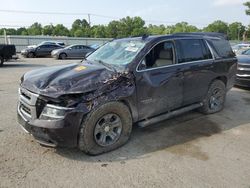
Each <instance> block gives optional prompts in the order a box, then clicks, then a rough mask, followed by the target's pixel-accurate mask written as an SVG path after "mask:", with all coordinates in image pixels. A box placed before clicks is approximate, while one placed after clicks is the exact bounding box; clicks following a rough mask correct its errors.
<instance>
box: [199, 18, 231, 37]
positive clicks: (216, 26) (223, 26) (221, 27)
mask: <svg viewBox="0 0 250 188" xmlns="http://www.w3.org/2000/svg"><path fill="white" fill-rule="evenodd" d="M203 30H204V31H206V32H217V33H224V34H227V33H228V25H227V23H226V22H223V21H221V20H217V21H215V22H213V23H211V24H209V25H208V26H207V27H205V28H204V29H203Z"/></svg>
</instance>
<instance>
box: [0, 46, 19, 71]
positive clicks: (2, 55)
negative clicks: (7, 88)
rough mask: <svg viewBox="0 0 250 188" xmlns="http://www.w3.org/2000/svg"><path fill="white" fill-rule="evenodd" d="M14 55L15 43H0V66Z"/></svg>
mask: <svg viewBox="0 0 250 188" xmlns="http://www.w3.org/2000/svg"><path fill="white" fill-rule="evenodd" d="M14 55H16V47H15V45H7V44H0V67H1V66H3V64H4V62H5V61H8V60H9V59H12V58H13V56H14Z"/></svg>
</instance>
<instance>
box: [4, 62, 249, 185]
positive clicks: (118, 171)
mask: <svg viewBox="0 0 250 188" xmlns="http://www.w3.org/2000/svg"><path fill="white" fill-rule="evenodd" d="M75 61H78V60H66V61H59V60H53V59H48V58H41V59H20V60H18V61H16V62H15V61H13V62H9V63H6V64H5V66H4V67H3V68H0V83H1V87H0V107H1V108H0V187H107V188H111V187H198V188H200V187H202V188H204V187H227V188H229V187H232V188H235V187H244V188H250V147H249V143H250V90H243V89H239V88H233V89H232V90H231V91H230V92H229V93H228V97H227V102H226V105H225V110H224V111H222V112H220V113H218V114H214V115H209V116H205V115H202V114H200V113H197V112H190V113H187V114H185V115H182V116H179V117H177V118H174V119H171V120H168V121H164V122H162V123H159V124H156V125H154V126H151V127H148V128H145V129H140V128H138V127H134V129H133V133H132V138H131V140H130V141H129V143H128V144H127V145H125V146H124V147H122V148H120V149H118V150H116V151H114V152H111V153H107V154H104V155H101V156H96V157H90V156H87V155H85V154H84V153H81V152H80V151H78V150H77V149H63V148H60V149H53V148H45V147H42V146H40V145H39V144H38V143H36V142H35V141H34V139H33V138H32V137H31V136H29V135H27V134H26V133H24V132H23V130H22V129H21V128H20V126H19V125H18V123H17V120H16V104H17V89H18V83H19V79H20V77H21V75H22V74H23V73H25V72H27V71H29V70H32V69H37V68H40V67H45V66H52V65H58V64H65V63H71V62H75Z"/></svg>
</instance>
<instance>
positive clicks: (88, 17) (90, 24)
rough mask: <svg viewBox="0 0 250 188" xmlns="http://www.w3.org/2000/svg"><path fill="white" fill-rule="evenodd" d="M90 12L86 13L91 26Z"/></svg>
mask: <svg viewBox="0 0 250 188" xmlns="http://www.w3.org/2000/svg"><path fill="white" fill-rule="evenodd" d="M90 16H91V15H90V14H88V20H89V27H91V19H90Z"/></svg>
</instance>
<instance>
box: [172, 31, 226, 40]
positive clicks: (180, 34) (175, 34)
mask: <svg viewBox="0 0 250 188" xmlns="http://www.w3.org/2000/svg"><path fill="white" fill-rule="evenodd" d="M173 35H174V36H203V37H218V38H221V39H225V40H228V36H227V35H226V34H223V33H212V32H193V33H174V34H173Z"/></svg>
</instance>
